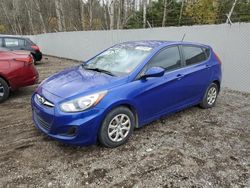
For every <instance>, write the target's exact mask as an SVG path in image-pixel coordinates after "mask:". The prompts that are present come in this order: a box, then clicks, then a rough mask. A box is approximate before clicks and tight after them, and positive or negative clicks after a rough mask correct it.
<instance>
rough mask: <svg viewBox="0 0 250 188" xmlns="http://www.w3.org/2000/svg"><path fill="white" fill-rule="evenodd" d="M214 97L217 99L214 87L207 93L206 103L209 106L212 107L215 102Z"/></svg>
mask: <svg viewBox="0 0 250 188" xmlns="http://www.w3.org/2000/svg"><path fill="white" fill-rule="evenodd" d="M216 97H217V89H216V88H215V87H211V88H210V89H209V90H208V93H207V103H208V104H209V105H213V104H214V102H215V101H216Z"/></svg>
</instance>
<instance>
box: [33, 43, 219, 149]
mask: <svg viewBox="0 0 250 188" xmlns="http://www.w3.org/2000/svg"><path fill="white" fill-rule="evenodd" d="M220 85H221V62H220V60H219V58H218V56H217V55H216V54H215V53H214V51H213V50H212V48H211V47H209V46H207V45H202V44H196V43H188V42H169V41H135V42H125V43H121V44H117V45H114V46H112V47H111V48H109V49H107V50H105V51H103V52H101V53H100V54H98V55H96V56H95V57H93V58H91V59H90V60H88V61H87V62H85V63H83V64H81V65H80V66H77V67H73V68H69V69H66V70H64V71H62V72H60V73H57V74H55V75H53V76H51V77H49V78H47V79H46V80H45V81H43V82H42V83H41V84H40V86H39V87H38V88H37V90H36V92H35V93H34V94H33V96H32V111H33V120H34V123H35V125H36V127H37V128H38V129H39V130H41V131H42V132H43V133H45V134H47V135H48V136H50V137H52V138H54V139H57V140H59V141H62V142H64V143H68V144H73V145H90V144H94V143H96V142H97V141H99V142H100V143H101V144H102V145H104V146H106V147H117V146H119V145H121V144H124V143H125V142H127V140H128V139H129V137H130V136H131V134H132V133H133V130H134V128H138V127H141V126H143V125H145V124H148V123H150V122H151V121H154V120H156V119H158V118H160V117H161V116H163V115H167V114H170V113H173V112H176V111H179V110H182V109H184V108H187V107H190V106H193V105H197V104H199V105H200V106H201V107H202V108H210V107H213V106H214V105H215V102H216V99H217V95H218V93H219V91H220Z"/></svg>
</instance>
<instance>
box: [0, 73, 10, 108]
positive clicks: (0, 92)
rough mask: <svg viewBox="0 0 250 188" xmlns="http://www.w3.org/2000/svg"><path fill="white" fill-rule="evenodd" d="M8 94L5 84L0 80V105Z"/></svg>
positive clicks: (7, 87)
mask: <svg viewBox="0 0 250 188" xmlns="http://www.w3.org/2000/svg"><path fill="white" fill-rule="evenodd" d="M9 94H10V89H9V86H8V84H7V82H6V81H5V80H4V79H2V78H0V103H2V102H4V101H5V100H6V99H7V98H8V97H9Z"/></svg>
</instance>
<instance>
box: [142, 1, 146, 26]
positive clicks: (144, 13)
mask: <svg viewBox="0 0 250 188" xmlns="http://www.w3.org/2000/svg"><path fill="white" fill-rule="evenodd" d="M142 6H143V28H146V24H147V0H144V1H143V2H142Z"/></svg>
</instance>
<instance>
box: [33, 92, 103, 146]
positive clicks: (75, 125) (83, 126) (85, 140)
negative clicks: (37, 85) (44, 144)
mask: <svg viewBox="0 0 250 188" xmlns="http://www.w3.org/2000/svg"><path fill="white" fill-rule="evenodd" d="M103 113H104V111H103V110H102V109H96V108H93V109H90V110H88V111H84V112H80V113H63V112H61V111H60V110H59V109H57V107H56V106H55V107H53V108H51V107H47V106H44V105H42V104H41V103H40V102H39V101H38V100H37V99H36V97H35V95H33V96H32V115H33V121H34V124H35V126H36V127H37V128H38V129H39V130H40V131H42V132H43V133H44V134H46V135H48V136H49V137H52V138H53V139H56V140H58V141H60V142H63V143H66V144H71V145H91V144H95V143H96V141H97V134H98V130H99V126H100V125H101V122H102V116H103Z"/></svg>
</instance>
